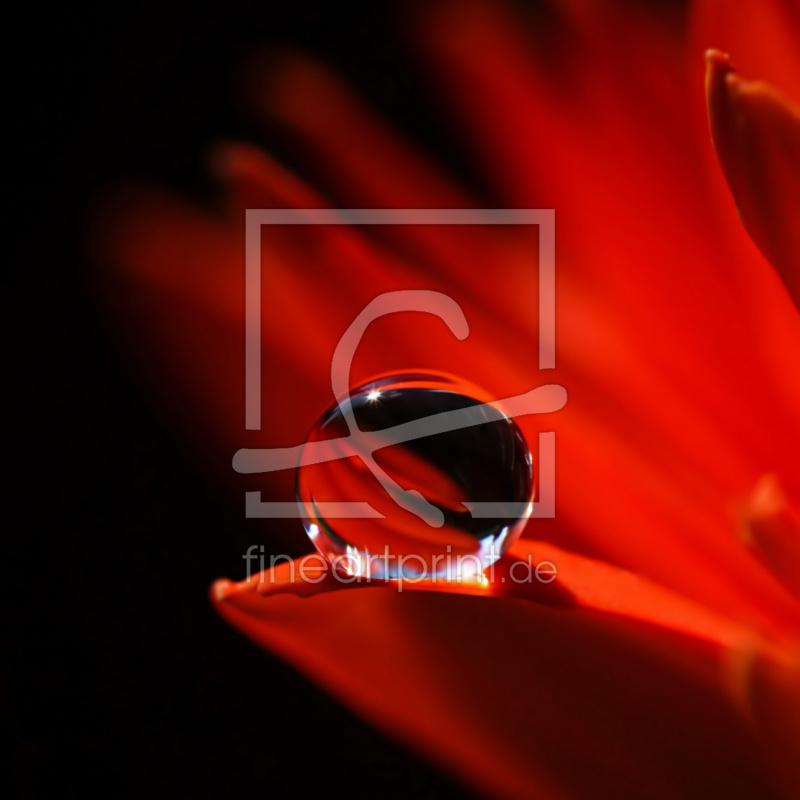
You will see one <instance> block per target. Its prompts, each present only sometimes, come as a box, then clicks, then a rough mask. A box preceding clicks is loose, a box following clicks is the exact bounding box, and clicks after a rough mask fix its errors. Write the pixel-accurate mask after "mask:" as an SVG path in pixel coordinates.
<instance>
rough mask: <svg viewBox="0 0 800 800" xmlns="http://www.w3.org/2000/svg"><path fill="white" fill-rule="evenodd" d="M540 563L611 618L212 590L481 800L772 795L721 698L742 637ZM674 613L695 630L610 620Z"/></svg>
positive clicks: (599, 577)
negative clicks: (483, 797) (484, 798)
mask: <svg viewBox="0 0 800 800" xmlns="http://www.w3.org/2000/svg"><path fill="white" fill-rule="evenodd" d="M544 552H546V553H547V555H548V557H550V558H551V559H552V560H553V561H554V562H555V563H558V564H559V568H560V570H561V575H564V574H566V575H567V578H566V581H567V584H568V585H569V581H570V580H574V584H573V586H574V588H575V589H576V590H582V591H584V593H585V594H586V597H587V598H588V597H589V596H590V595H594V597H595V599H597V600H598V601H600V602H599V605H600V607H603V605H604V603H603V601H602V598H603V596H604V597H605V602H606V603H608V605H606V608H608V609H609V610H611V609H613V611H612V613H608V611H607V612H605V613H603V612H599V611H596V610H594V609H587V608H583V607H579V606H574V607H572V608H571V609H570V610H569V611H568V612H566V611H564V610H558V609H553V608H546V607H543V606H542V605H540V604H537V603H534V602H527V601H523V600H519V599H512V598H509V597H505V598H503V597H495V598H485V597H484V598H481V597H470V596H466V595H462V594H456V595H453V594H447V593H446V591H447V590H445V592H438V593H437V592H419V591H417V592H408V593H406V592H403V593H399V592H397V591H394V590H392V589H391V588H362V589H360V590H352V591H348V590H344V591H332V589H334V588H335V587H334V584H335V581H333V579H331V580H330V583H328V584H327V585H325V586H322V588H319V589H318V588H316V587H315V588H314V589H312V590H309V585H308V584H303V583H302V582H301V583H300V584H299V585H298V584H296V583H293V582H285V578H286V575H287V571H286V569H284V571H283V576H282V577H283V579H284V582H283V583H281V582H280V581H281V576H278V577H277V578H276V581H278V582H277V583H276V584H275V586H274V587H273V588H271V589H267V590H266V596H261V594H259V592H258V591H255V590H254V588H255V586H254V585H250V586H247V585H240V586H238V587H237V586H233V585H226V584H222V585H217V587H216V597H215V599H216V600H217V603H218V608H219V611H220V613H221V614H222V615H223V616H224V617H225V618H226V619H227V620H228V621H229V622H231V623H232V624H233V625H235V626H236V627H238V628H239V629H240V630H242V631H243V632H244V633H246V634H247V635H248V636H250V637H251V638H253V639H254V640H255V641H256V642H258V643H259V644H261V645H262V646H264V647H267V648H268V649H270V650H272V651H273V652H277V653H279V654H280V655H281V656H282V657H284V658H286V659H287V660H288V661H289V662H290V663H292V664H294V665H295V666H296V667H297V668H298V669H300V670H301V671H302V672H304V673H305V674H306V675H308V676H309V677H310V678H312V679H313V680H314V681H316V682H318V683H319V684H321V685H322V686H323V687H325V688H326V689H327V690H328V691H330V692H331V693H332V694H334V695H335V696H337V697H338V698H339V699H341V700H342V701H343V702H345V703H346V704H347V705H348V706H350V707H351V708H354V709H355V710H356V711H357V712H358V713H360V714H361V715H363V716H364V717H365V718H366V719H367V720H368V721H370V722H371V723H373V724H375V725H376V726H377V727H379V728H381V729H383V730H385V731H386V732H388V733H389V734H390V735H393V736H395V737H397V738H399V739H400V740H402V741H403V742H405V743H406V744H407V745H408V746H409V747H411V748H413V749H415V750H417V751H418V752H419V753H420V754H422V755H424V756H425V757H428V758H432V759H434V760H436V761H438V762H439V763H440V764H442V765H443V766H445V767H447V768H448V769H449V770H451V771H452V772H453V774H454V775H456V776H457V777H460V778H461V779H462V780H464V781H465V782H467V783H469V784H472V785H475V786H476V787H478V788H480V789H482V790H483V791H485V792H487V793H488V794H490V795H491V796H494V797H520V798H522V797H525V798H528V797H531V796H536V797H564V796H592V797H596V796H598V795H605V794H609V795H611V794H613V795H614V796H629V797H639V796H647V797H654V798H657V797H664V798H674V797H687V798H689V797H697V798H701V797H702V798H706V797H708V796H720V795H723V794H724V795H725V796H726V797H727V796H730V797H742V798H745V797H747V798H749V797H755V796H759V797H762V796H763V797H768V796H771V792H770V789H769V787H768V785H767V783H768V781H767V779H766V777H765V775H764V774H762V773H760V772H759V768H758V766H757V764H758V763H759V759H760V756H759V754H758V752H757V748H756V746H755V743H754V740H753V739H752V738H751V734H750V732H749V731H748V729H747V724H746V723H745V722H744V718H743V717H741V716H739V714H738V712H737V711H736V708H735V706H734V704H733V703H732V702H731V700H729V699H728V698H727V697H726V694H725V690H724V688H722V687H723V686H724V684H725V675H726V674H728V669H729V667H728V665H734V664H735V663H737V659H736V658H735V654H736V653H737V652H738V651H739V649H741V648H744V647H745V645H746V643H747V639H746V638H743V637H741V634H740V633H739V632H737V630H736V629H735V628H734V627H731V626H729V625H728V624H727V623H724V622H721V621H720V620H719V619H718V618H717V619H715V618H713V617H712V616H710V615H707V614H706V613H705V612H703V611H702V610H699V609H696V608H695V610H696V611H698V616H696V617H695V618H694V620H693V619H692V617H693V615H692V609H691V608H690V607H689V606H688V605H686V604H685V601H682V600H680V599H677V598H673V599H672V600H670V598H669V595H668V593H664V592H663V590H660V589H658V588H656V587H649V586H648V585H647V583H646V582H643V581H641V579H638V578H635V577H634V576H628V578H625V576H624V575H620V574H619V572H618V571H617V570H610V574H605V573H604V571H605V570H608V569H609V568H606V567H603V566H602V565H592V564H590V563H588V562H586V560H585V559H583V560H582V559H580V558H577V559H576V558H575V557H573V556H570V555H569V554H566V553H560V552H558V551H556V550H552V549H551V550H549V551H548V550H545V551H544ZM581 562H582V563H581ZM595 570H596V574H595ZM593 582H594V586H592V583H593ZM626 584H627V585H628V586H629V590H626V588H625V586H626ZM443 586H444V585H443ZM581 587H584V588H583V589H581ZM546 588H547V587H545V589H546ZM543 591H544V590H543ZM288 592H295V593H297V594H300V595H301V596H302V597H297V596H292V594H288ZM303 598H304V599H303ZM651 598H652V599H654V600H655V603H654V604H651ZM656 598H657V599H656ZM649 604H650V607H648V605H649ZM671 604H672V607H673V609H674V613H676V614H677V617H674V618H673V622H672V624H669V623H668V627H671V628H677V629H678V630H681V629H685V630H691V632H690V633H683V634H679V633H674V632H669V631H668V630H665V629H661V628H658V627H656V626H655V625H652V624H648V625H642V624H641V623H638V622H633V621H631V620H623V619H621V618H620V617H619V616H617V614H621V615H625V616H630V615H632V616H634V618H635V617H636V608H637V605H639V606H640V610H641V611H642V612H643V613H642V614H641V616H644V617H647V618H649V617H651V615H652V613H653V612H654V611H656V613H660V614H661V615H662V618H664V619H665V621H667V619H668V618H669V617H670V614H671V613H672V612H670V611H669V608H670V605H671ZM682 608H684V609H685V610H683V611H682V610H681V609H682ZM659 609H660V611H658V610H659ZM675 623H677V624H675ZM498 732H502V734H499V733H498ZM655 776H657V778H656V777H655ZM355 777H356V778H357V775H356V776H355Z"/></svg>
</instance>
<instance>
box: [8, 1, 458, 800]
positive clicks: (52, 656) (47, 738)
mask: <svg viewBox="0 0 800 800" xmlns="http://www.w3.org/2000/svg"><path fill="white" fill-rule="evenodd" d="M15 13H16V14H17V15H18V16H16V17H15V20H14V21H13V23H10V24H9V26H8V29H7V37H8V39H9V42H8V43H7V49H6V53H7V55H11V57H12V65H11V67H10V69H9V72H8V75H9V78H10V83H11V86H10V90H9V92H8V93H7V95H6V98H5V105H6V108H7V109H8V110H9V111H10V115H9V119H8V120H7V123H6V124H7V125H10V127H11V129H12V131H11V132H12V134H16V136H15V141H13V142H12V145H11V146H10V147H9V148H8V151H7V153H6V159H7V163H6V174H7V175H11V176H12V177H15V178H16V177H18V178H20V180H19V181H18V182H17V181H12V182H11V183H10V194H11V195H12V197H11V199H12V215H11V217H10V218H9V217H7V219H6V230H7V233H8V236H9V239H8V242H7V244H9V243H10V246H8V247H7V250H6V253H7V258H8V261H7V262H6V269H5V275H6V286H7V292H6V293H5V296H6V300H7V302H6V303H5V304H4V305H5V311H4V317H5V320H6V323H7V326H8V332H7V334H6V348H5V349H6V352H7V353H8V354H9V356H10V365H9V367H8V368H7V370H8V371H7V372H6V380H7V383H6V386H7V387H8V388H7V390H6V395H7V396H10V397H11V399H12V408H11V410H10V411H8V412H7V414H8V416H7V419H6V421H7V431H6V437H5V439H6V442H7V446H6V448H5V451H6V460H7V470H6V472H7V475H9V476H13V478H21V481H20V482H19V484H17V483H16V481H14V482H12V478H7V479H6V481H5V483H6V491H5V496H6V502H5V503H4V506H5V508H6V515H5V519H6V524H5V525H4V529H5V537H4V540H5V545H6V552H5V557H4V559H3V560H4V562H5V564H6V565H7V566H9V565H10V569H9V574H8V576H7V577H8V580H7V581H6V583H5V588H6V590H7V599H6V601H5V613H4V617H5V619H6V626H7V627H6V632H5V633H4V635H3V642H4V649H5V655H4V657H3V678H4V692H3V713H4V716H5V718H6V721H7V729H8V730H10V732H11V744H10V745H7V747H8V750H7V756H8V758H9V764H10V767H11V778H12V785H13V787H14V789H15V796H18V797H73V796H75V797H77V796H79V795H80V796H89V797H93V796H102V797H127V796H131V797H143V796H150V797H174V796H187V797H204V796H217V797H219V796H222V797H228V796H237V797H242V796H246V795H248V796H253V795H256V796H259V795H265V796H270V797H278V798H280V797H301V796H302V797H305V796H308V795H314V794H319V795H322V796H329V797H338V796H345V795H347V796H348V797H362V796H363V797H366V796H373V795H379V796H381V795H382V796H388V797H421V798H426V797H427V798H436V797H445V796H448V797H449V796H454V797H458V796H463V797H467V796H469V795H468V794H467V792H466V790H465V789H463V788H459V787H458V786H457V785H456V784H455V783H453V782H451V780H450V779H449V778H446V777H444V776H442V775H440V774H439V772H438V771H436V770H435V769H434V768H433V767H431V766H429V765H427V764H425V763H422V762H421V761H419V760H418V759H416V758H415V757H413V756H411V755H410V754H408V753H407V752H406V751H405V750H404V749H402V748H400V747H399V746H397V745H396V744H394V743H392V742H391V741H389V740H388V739H386V738H384V737H383V736H382V735H380V734H378V733H377V732H376V731H374V730H373V729H372V728H370V727H368V726H366V725H365V724H363V723H361V722H360V721H359V720H357V719H355V718H354V717H353V716H351V715H350V714H349V712H347V711H346V710H344V709H343V708H342V707H341V706H339V705H338V704H337V703H336V702H335V701H333V700H331V699H330V698H329V697H328V696H326V695H325V694H323V693H321V692H320V691H319V690H317V689H316V688H315V687H314V686H312V685H311V684H309V683H308V682H307V681H306V680H305V679H303V678H302V677H300V676H299V675H297V674H296V673H295V672H294V671H293V670H292V669H291V668H289V667H288V666H286V665H285V664H283V663H282V662H281V661H279V660H277V659H275V658H274V657H273V656H272V655H270V654H269V653H266V652H263V651H261V650H260V649H258V648H257V647H256V646H254V645H253V644H251V643H250V642H249V641H248V640H246V639H245V638H244V637H242V636H241V635H240V634H239V633H237V632H236V631H234V630H233V629H232V628H229V627H228V626H227V625H226V624H225V623H224V622H223V621H222V620H221V619H219V618H218V617H217V615H216V614H215V612H214V610H213V609H212V607H211V605H210V603H209V602H208V599H207V592H208V588H209V586H210V584H211V582H212V581H213V580H214V579H215V578H217V577H219V576H221V575H230V576H232V577H237V576H240V575H241V573H242V560H241V557H242V553H243V552H244V551H245V549H246V547H247V546H248V545H249V544H252V543H253V542H258V541H260V540H261V539H259V537H258V536H257V535H256V532H255V531H254V529H251V528H250V527H248V525H249V523H248V522H247V521H246V520H245V519H244V515H243V510H242V506H241V502H240V501H237V502H234V501H233V499H232V498H231V497H230V496H229V495H228V494H226V493H225V492H223V491H218V490H217V487H216V484H215V483H214V480H213V476H212V475H210V474H207V473H206V472H205V471H204V470H203V469H201V468H200V467H199V466H198V464H197V463H196V462H195V460H194V459H193V457H192V450H191V447H187V443H186V442H184V441H181V440H180V439H179V438H177V435H176V434H174V433H173V430H172V426H171V424H170V421H169V420H168V419H165V418H163V417H162V416H161V414H160V410H159V409H158V407H157V406H156V405H154V404H152V403H151V400H150V398H149V396H148V394H147V392H145V391H143V390H142V389H141V388H140V385H139V383H138V382H137V380H136V378H135V374H134V373H132V372H131V371H130V369H129V367H128V364H127V362H126V359H125V356H124V354H123V351H122V350H120V349H119V347H118V343H117V342H115V341H114V340H113V338H111V334H110V332H109V327H108V326H107V325H106V322H105V321H104V319H103V315H102V310H101V309H100V308H99V304H98V302H97V299H96V298H95V297H94V296H93V294H92V292H91V290H90V282H89V281H87V280H86V266H87V259H88V256H87V253H86V248H85V246H84V243H85V241H86V230H87V228H88V226H89V224H90V220H91V216H92V208H93V203H95V202H96V198H97V197H98V196H100V195H98V192H100V191H101V190H103V189H105V188H107V187H109V186H113V185H115V183H118V182H120V181H122V180H125V179H128V178H131V177H135V178H137V179H145V180H150V181H152V182H154V183H158V184H161V185H167V186H170V187H172V188H174V189H177V190H180V191H183V192H185V193H187V194H190V195H194V196H200V197H203V196H210V194H211V193H213V187H212V185H211V183H210V182H209V180H208V178H207V177H206V176H205V172H204V167H203V158H204V154H205V152H206V150H207V148H208V146H209V145H210V144H211V143H213V142H214V141H217V140H219V139H224V138H239V139H246V140H251V141H257V142H259V141H260V142H261V143H262V144H267V145H268V144H269V141H267V140H266V139H264V138H262V137H263V136H264V134H263V132H262V131H260V130H259V129H257V128H256V127H255V126H254V125H253V122H252V120H251V119H250V118H249V117H248V115H247V113H246V111H245V110H244V108H243V106H242V105H241V102H240V98H239V97H238V95H237V91H236V87H237V77H238V66H237V65H239V64H240V63H241V60H242V58H243V57H244V56H245V55H246V54H247V53H248V52H249V51H250V50H251V49H252V47H254V46H255V45H257V44H260V43H264V42H276V43H281V44H287V43H288V44H295V45H297V46H300V47H302V48H303V49H306V50H310V51H311V52H313V53H315V54H316V55H318V56H320V57H322V58H323V59H324V60H326V61H328V62H330V63H333V64H334V65H336V66H337V68H338V69H339V70H340V71H342V72H344V74H345V75H346V76H347V77H348V78H349V79H350V80H352V81H353V82H355V83H356V84H357V85H358V86H359V88H360V90H361V91H362V93H364V94H365V95H366V97H367V98H368V99H369V100H370V101H371V102H372V103H373V104H374V105H376V106H377V107H379V108H380V109H381V111H382V112H383V113H384V114H385V115H387V116H388V117H389V118H390V119H391V120H392V121H393V122H394V123H395V124H396V125H398V126H399V127H401V128H402V129H403V130H404V131H405V133H406V134H407V135H408V136H410V137H411V138H412V139H413V140H414V141H416V142H417V143H418V144H420V145H422V146H423V147H424V148H425V149H427V150H429V151H430V152H432V153H433V155H434V156H435V157H436V158H437V159H438V160H440V161H443V162H444V163H445V164H446V165H447V166H448V167H449V168H450V169H451V170H453V171H455V172H456V173H460V174H461V177H462V178H465V179H466V180H467V181H469V180H470V176H469V171H468V169H467V168H466V167H465V166H464V164H465V163H466V162H465V160H464V159H463V156H462V155H461V154H460V153H459V151H458V150H457V149H454V148H453V146H452V144H448V142H452V140H450V139H448V136H449V133H448V132H446V131H443V130H442V129H441V128H440V127H439V125H440V120H439V118H438V117H437V116H436V114H435V113H433V111H432V109H433V108H434V106H435V102H434V101H433V99H432V98H430V97H427V96H426V95H425V94H424V89H423V88H422V87H423V85H424V81H423V80H421V78H420V75H419V73H416V72H415V63H414V54H413V48H411V47H409V46H408V45H407V44H405V43H404V42H403V40H402V38H401V36H400V34H399V33H398V27H397V25H396V24H395V21H394V16H393V13H394V11H393V8H392V5H391V4H387V3H371V4H364V5H355V4H341V3H339V4H335V3H330V4H327V3H324V2H306V3H303V2H292V3H277V2H241V1H237V2H234V3H227V4H221V3H208V2H173V3H171V4H168V5H162V4H160V3H156V2H153V0H148V1H147V2H143V3H141V2H140V3H135V4H133V3H126V4H120V5H110V6H109V5H99V4H98V5H95V6H93V5H83V6H81V7H67V6H62V7H60V8H57V9H55V10H53V9H50V8H46V7H44V6H36V7H34V6H31V7H30V8H27V9H20V8H19V7H17V8H16V12H15ZM7 185H8V184H7ZM14 401H16V402H14ZM253 522H254V521H253ZM286 546H287V547H289V548H291V547H294V548H295V550H297V553H296V554H299V552H300V551H301V550H304V549H306V548H307V544H305V543H301V542H300V540H294V541H293V542H291V543H286Z"/></svg>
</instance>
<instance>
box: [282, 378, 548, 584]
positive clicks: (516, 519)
mask: <svg viewBox="0 0 800 800" xmlns="http://www.w3.org/2000/svg"><path fill="white" fill-rule="evenodd" d="M489 402H490V399H489V398H487V397H486V396H484V393H483V392H482V391H481V390H479V389H477V388H476V387H473V386H466V385H465V384H462V383H459V382H457V381H456V380H455V379H451V378H448V377H446V376H443V375H435V374H422V373H421V374H411V375H405V374H402V375H397V374H393V375H386V376H383V377H381V378H378V379H375V380H372V381H370V382H369V383H366V384H364V385H362V386H359V387H358V388H356V389H354V390H352V391H351V393H350V396H349V397H346V398H343V399H342V400H341V401H340V402H339V403H334V404H333V405H332V406H331V407H330V408H328V410H327V411H326V412H325V413H324V414H323V415H322V416H321V417H320V419H319V420H318V422H317V424H316V425H315V426H314V427H313V429H312V430H311V433H310V434H309V436H308V438H307V440H306V443H305V444H304V446H303V454H302V457H301V466H300V468H299V469H298V472H297V498H298V501H299V503H300V505H301V507H302V508H303V513H304V516H305V528H306V532H307V533H308V534H309V536H310V537H311V540H312V541H313V542H314V545H315V546H316V547H317V549H318V550H319V551H320V552H321V553H322V554H323V555H325V556H326V557H327V558H328V559H329V560H330V561H331V562H332V563H333V565H334V567H335V568H336V569H337V571H338V572H340V573H342V572H344V573H347V574H349V575H352V576H364V577H373V578H386V579H394V578H404V579H411V578H415V579H422V578H427V579H439V578H444V579H450V580H475V581H481V580H483V577H482V576H483V571H484V570H485V569H486V568H487V567H488V566H489V565H490V564H492V563H493V562H494V561H496V560H497V559H498V558H499V557H500V556H501V555H502V554H503V553H505V552H506V551H507V550H508V548H509V547H510V546H511V544H512V543H513V542H514V540H515V539H516V538H517V537H518V536H519V534H520V532H521V531H522V528H523V527H524V525H525V521H526V520H527V518H528V516H529V515H530V512H531V509H532V506H531V502H530V501H531V497H532V494H533V467H532V459H531V455H530V451H529V450H528V446H527V444H526V442H525V439H524V438H523V436H522V433H521V432H520V430H519V428H518V427H517V425H516V423H515V422H514V420H513V419H511V418H510V417H508V416H507V415H506V414H504V413H503V412H502V411H501V410H500V409H499V408H497V407H495V406H491V405H488V404H487V403H489Z"/></svg>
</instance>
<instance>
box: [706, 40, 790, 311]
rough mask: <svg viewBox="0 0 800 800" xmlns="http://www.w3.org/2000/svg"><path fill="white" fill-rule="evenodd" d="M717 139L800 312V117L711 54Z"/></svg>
mask: <svg viewBox="0 0 800 800" xmlns="http://www.w3.org/2000/svg"><path fill="white" fill-rule="evenodd" d="M706 85H707V92H708V110H709V119H710V122H711V134H712V136H713V138H714V145H715V147H716V150H717V155H718V156H719V160H720V164H721V166H722V169H723V172H724V173H725V177H726V178H727V181H728V185H729V186H730V189H731V192H732V193H733V197H734V199H735V201H736V206H737V209H738V211H739V215H740V217H741V219H742V222H743V223H744V225H745V227H746V228H747V231H748V232H749V234H750V235H751V236H752V237H753V240H754V241H755V243H756V244H757V245H758V247H759V248H760V249H761V251H762V252H763V253H764V255H765V256H766V257H767V258H768V259H769V260H770V262H771V263H772V265H773V266H774V267H775V268H776V269H777V271H778V273H779V274H780V276H781V278H782V279H783V282H784V283H785V284H786V288H787V289H788V290H789V294H790V295H791V296H792V298H793V300H794V302H795V305H796V306H797V307H798V309H800V223H798V208H800V109H798V108H796V107H794V106H792V104H791V103H789V102H788V101H787V100H786V99H784V98H783V97H782V96H781V95H780V94H779V93H778V92H777V91H776V90H775V89H773V88H772V87H771V86H769V85H767V84H765V83H762V82H749V81H744V80H742V79H741V78H740V77H739V76H738V75H737V74H736V73H735V72H734V70H733V67H732V65H731V63H730V61H729V59H728V57H727V56H725V55H723V54H722V53H720V52H718V51H713V50H712V51H709V54H708V77H707V84H706Z"/></svg>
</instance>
